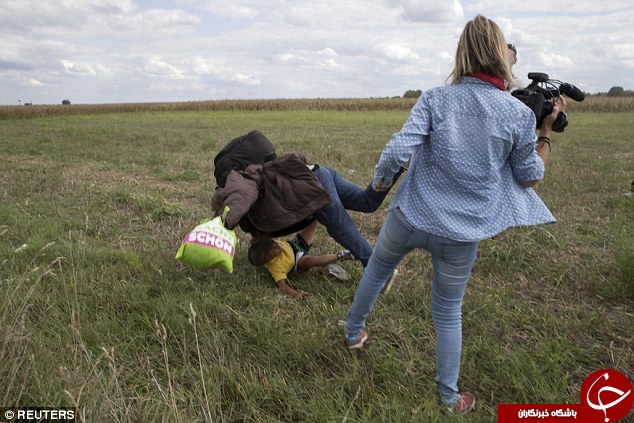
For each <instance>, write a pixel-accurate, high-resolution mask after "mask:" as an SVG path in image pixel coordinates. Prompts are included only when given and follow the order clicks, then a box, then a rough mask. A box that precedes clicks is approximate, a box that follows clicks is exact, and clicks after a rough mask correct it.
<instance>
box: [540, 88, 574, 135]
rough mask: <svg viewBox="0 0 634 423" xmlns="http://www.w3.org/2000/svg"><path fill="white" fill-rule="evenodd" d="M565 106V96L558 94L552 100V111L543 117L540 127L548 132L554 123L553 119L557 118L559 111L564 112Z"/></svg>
mask: <svg viewBox="0 0 634 423" xmlns="http://www.w3.org/2000/svg"><path fill="white" fill-rule="evenodd" d="M567 107H568V103H567V102H566V99H565V97H564V96H559V98H557V100H555V101H554V102H553V111H552V113H551V114H549V115H548V116H546V117H545V118H544V121H543V122H542V127H541V129H542V130H547V131H549V132H550V130H552V128H553V123H555V120H556V119H557V115H558V114H559V112H565V111H566V108H567Z"/></svg>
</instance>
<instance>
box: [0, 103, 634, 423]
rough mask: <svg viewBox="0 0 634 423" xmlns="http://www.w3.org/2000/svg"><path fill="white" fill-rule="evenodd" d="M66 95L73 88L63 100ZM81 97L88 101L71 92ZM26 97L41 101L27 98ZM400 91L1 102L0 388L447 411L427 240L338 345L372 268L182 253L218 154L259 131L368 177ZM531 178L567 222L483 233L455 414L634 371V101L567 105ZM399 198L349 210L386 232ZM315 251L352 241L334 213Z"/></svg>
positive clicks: (84, 406)
mask: <svg viewBox="0 0 634 423" xmlns="http://www.w3.org/2000/svg"><path fill="white" fill-rule="evenodd" d="M60 107H61V106H60ZM73 107H74V106H73ZM23 109H26V108H24V107H23ZM407 114H408V112H407V110H406V109H402V110H399V109H395V110H363V111H350V110H321V111H315V110H306V109H298V110H283V111H275V110H270V111H269V110H259V111H253V110H231V111H223V110H190V111H138V112H135V113H118V112H109V113H95V112H93V113H92V114H90V113H89V114H60V115H55V114H53V115H51V116H42V117H37V116H30V118H29V119H20V117H22V116H17V115H16V116H13V117H15V118H12V116H11V115H10V114H7V115H5V116H4V118H3V120H2V122H1V125H0V177H1V180H2V185H0V298H2V300H1V301H0V337H1V338H2V340H3V342H2V344H1V346H0V386H2V387H3V389H2V391H1V392H0V406H13V405H20V406H44V405H47V406H75V407H77V409H78V413H79V421H87V422H103V421H110V422H155V421H165V422H192V421H213V422H275V421H279V422H300V421H301V422H410V421H411V422H442V421H447V420H449V419H452V418H451V417H449V415H448V414H447V413H446V412H445V411H444V410H442V409H440V408H439V407H438V406H437V404H436V401H435V383H434V375H435V364H434V351H435V349H434V348H435V346H434V331H433V324H432V321H431V317H430V270H431V268H430V259H429V257H428V255H426V254H425V253H423V252H415V253H412V254H411V255H410V256H408V257H407V259H406V260H405V262H404V263H402V264H401V266H400V273H399V277H398V280H397V281H396V283H395V286H394V288H393V289H392V291H391V292H390V293H389V294H388V295H386V296H382V297H381V298H380V299H379V301H378V302H377V305H376V306H375V307H374V310H373V312H372V314H371V316H370V318H369V321H368V330H369V333H370V335H371V340H370V341H369V342H368V344H367V348H366V349H364V350H361V351H356V352H354V353H351V352H350V351H347V350H346V349H345V348H344V347H343V329H342V327H341V326H338V324H337V321H338V320H339V319H344V318H345V314H346V312H347V309H348V307H349V305H350V304H351V302H352V298H353V296H354V292H355V288H356V285H357V283H358V280H359V278H360V276H361V273H362V269H361V267H360V266H359V265H358V264H356V263H349V262H346V263H345V264H344V267H346V269H347V270H348V272H349V273H350V274H351V275H352V279H351V280H349V281H345V282H342V281H338V280H336V279H333V278H332V277H330V276H329V275H328V274H327V273H326V272H323V271H312V272H309V273H307V274H303V275H300V276H298V277H296V278H294V279H293V283H294V286H295V287H297V288H299V289H303V290H306V291H308V292H310V293H311V295H310V296H308V297H306V298H304V299H302V300H300V301H296V300H293V299H291V298H290V297H287V296H284V295H283V294H281V293H280V291H278V290H277V289H276V288H275V287H274V285H273V284H272V282H270V281H269V277H268V276H267V274H266V273H264V271H262V270H261V269H256V268H254V267H251V266H250V265H249V264H248V263H247V260H246V254H245V253H246V248H247V243H248V237H247V236H246V235H245V234H243V233H241V232H238V235H239V238H240V240H241V242H240V244H239V247H238V252H237V255H236V258H235V262H234V264H235V269H236V270H235V272H234V273H233V274H232V275H224V274H218V273H214V272H198V271H193V270H191V269H189V268H187V267H185V266H183V265H181V264H180V263H179V262H177V261H175V260H174V255H175V253H176V250H177V249H178V246H179V244H180V241H181V239H182V238H183V236H184V235H185V234H186V233H187V232H188V231H189V230H190V229H192V228H193V226H195V224H196V223H197V222H198V221H199V220H200V219H202V218H204V217H207V216H209V207H208V206H209V199H210V195H211V192H212V190H213V189H214V187H215V184H214V180H213V174H212V159H213V156H214V155H215V153H216V152H217V151H218V149H219V148H220V147H222V146H223V145H224V144H225V143H226V142H227V141H228V140H230V139H232V138H234V137H236V136H238V135H241V134H243V133H245V132H247V131H249V130H251V129H256V128H257V129H259V130H260V131H262V132H263V133H264V134H265V135H267V136H268V137H269V138H270V139H271V140H272V141H273V142H274V144H275V145H276V147H277V150H278V152H287V151H300V152H303V153H305V154H306V155H307V157H308V158H309V159H310V160H311V161H313V162H318V163H323V164H327V165H329V166H332V167H334V168H335V169H336V170H338V171H339V172H341V173H342V174H344V175H346V176H347V177H349V179H350V180H352V181H354V182H356V183H358V184H360V185H361V184H363V185H365V184H366V183H367V181H369V179H370V177H371V175H372V168H373V165H374V164H375V162H376V160H377V158H378V155H379V154H380V152H381V150H382V148H383V146H384V144H385V142H386V141H387V140H388V139H389V136H390V135H391V134H392V133H393V132H395V131H397V130H398V129H400V127H401V126H402V124H403V122H404V120H405V119H406V117H407ZM570 120H571V123H570V125H569V127H568V128H567V129H566V131H565V133H563V134H556V135H555V137H554V140H553V146H552V149H553V153H552V155H551V162H550V166H549V168H548V170H547V177H546V180H545V181H544V182H543V183H542V184H540V185H539V186H538V188H537V190H538V192H539V193H540V196H541V197H542V198H543V199H544V201H545V202H546V203H547V204H548V205H549V207H550V209H551V211H552V212H553V214H554V215H555V216H556V217H557V219H558V223H557V224H556V225H552V226H540V227H530V228H515V229H511V230H508V231H506V232H504V233H502V234H500V235H498V236H496V237H494V238H493V239H491V240H487V241H484V242H482V243H481V247H480V251H479V258H478V261H477V263H476V267H475V270H474V274H473V277H472V279H471V281H470V282H469V286H468V289H467V294H466V296H465V303H464V309H463V318H464V343H463V365H462V372H461V379H460V382H459V383H460V386H461V388H462V389H465V390H469V391H471V392H473V393H474V394H475V395H476V397H477V398H478V404H477V407H476V411H474V412H473V413H471V414H469V415H467V416H464V417H457V418H455V420H458V421H469V422H492V421H495V420H496V415H497V404H499V403H578V402H579V389H580V386H581V383H582V382H583V381H584V380H585V378H586V377H587V376H588V375H589V374H590V373H592V372H593V371H595V370H598V369H601V368H614V369H616V370H619V371H621V372H623V373H625V374H626V375H627V376H628V377H629V379H630V380H633V379H634V352H633V351H632V349H633V346H634V344H633V331H632V327H634V315H633V313H634V311H633V308H632V305H633V303H634V237H633V234H634V196H630V195H629V193H630V190H631V183H632V179H633V178H634V167H633V163H634V149H633V145H634V139H633V138H634V135H633V134H634V112H632V111H631V110H630V111H626V112H614V113H595V112H583V113H574V112H573V113H571V114H570ZM386 207H387V203H386V204H385V205H384V207H382V208H381V209H380V210H379V211H378V212H377V213H375V214H372V215H361V214H353V217H354V219H355V221H356V222H357V223H358V226H359V227H360V228H361V231H362V232H363V233H364V234H366V235H367V237H368V238H369V239H370V240H371V241H372V242H374V240H375V239H376V235H377V233H378V230H379V228H380V225H381V223H382V221H383V218H384V217H385V213H386ZM314 248H315V250H314V251H315V252H316V253H330V252H334V251H337V250H338V249H339V248H340V247H339V246H338V245H336V244H335V243H334V242H333V241H332V240H331V239H330V238H329V237H328V236H327V235H326V234H325V231H323V230H322V229H321V228H320V232H319V234H318V236H317V239H316V243H315V247H314Z"/></svg>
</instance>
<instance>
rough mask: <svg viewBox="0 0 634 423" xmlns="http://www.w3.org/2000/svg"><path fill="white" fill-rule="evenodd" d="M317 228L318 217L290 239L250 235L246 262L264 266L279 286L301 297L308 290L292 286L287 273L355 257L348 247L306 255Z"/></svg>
mask: <svg viewBox="0 0 634 423" xmlns="http://www.w3.org/2000/svg"><path fill="white" fill-rule="evenodd" d="M316 232H317V221H314V222H313V223H311V224H310V225H308V226H307V227H306V228H304V229H302V230H301V231H299V232H298V233H297V234H296V235H295V238H294V239H292V240H288V241H280V240H275V239H272V238H268V237H257V238H253V239H252V240H251V246H250V247H249V262H250V263H251V264H253V265H254V266H264V267H266V269H267V270H268V271H269V273H270V274H271V276H272V277H273V280H274V281H275V284H276V285H277V286H278V288H280V289H281V290H282V291H284V293H286V294H288V295H290V296H291V297H293V298H301V297H303V296H304V295H306V294H307V292H304V291H297V290H295V289H293V287H292V286H291V285H290V284H289V282H288V274H289V273H291V272H297V271H298V270H308V269H310V268H313V267H322V266H327V265H329V264H332V263H335V262H337V261H339V260H352V259H354V257H353V256H352V254H351V253H350V251H348V250H342V251H340V252H339V253H337V254H324V255H321V256H311V255H309V254H308V251H309V250H310V246H311V243H312V241H313V238H314V237H315V233H316Z"/></svg>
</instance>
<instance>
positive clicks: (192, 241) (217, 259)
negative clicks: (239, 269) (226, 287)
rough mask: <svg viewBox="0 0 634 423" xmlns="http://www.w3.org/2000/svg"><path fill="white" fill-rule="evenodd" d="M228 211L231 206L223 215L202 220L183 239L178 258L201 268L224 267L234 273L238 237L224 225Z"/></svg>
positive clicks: (226, 208)
mask: <svg viewBox="0 0 634 423" xmlns="http://www.w3.org/2000/svg"><path fill="white" fill-rule="evenodd" d="M228 212H229V207H225V209H224V211H223V213H222V216H217V217H214V218H213V219H211V220H209V219H207V220H203V221H202V222H200V224H199V225H198V226H196V227H195V228H194V230H193V231H191V232H190V233H189V234H187V236H186V237H185V239H184V240H183V243H182V244H181V246H180V248H179V249H178V252H177V253H176V260H179V261H181V262H183V263H185V264H188V265H189V266H191V267H193V268H195V269H199V270H207V269H222V270H224V271H225V272H227V273H232V272H233V256H234V254H235V252H236V247H237V245H238V238H236V233H235V232H234V231H233V230H230V229H227V228H225V226H224V221H225V216H226V215H227V213H228Z"/></svg>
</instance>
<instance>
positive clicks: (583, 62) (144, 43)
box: [0, 0, 634, 104]
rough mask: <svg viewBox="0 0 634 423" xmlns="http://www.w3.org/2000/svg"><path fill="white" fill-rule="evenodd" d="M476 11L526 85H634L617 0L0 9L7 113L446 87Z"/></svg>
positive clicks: (140, 3)
mask: <svg viewBox="0 0 634 423" xmlns="http://www.w3.org/2000/svg"><path fill="white" fill-rule="evenodd" d="M157 5H160V7H159V6H157ZM544 11H547V13H544ZM478 13H481V14H483V15H485V16H487V17H489V18H491V19H493V20H495V21H496V22H497V23H498V25H499V26H500V27H501V28H502V30H503V31H504V33H505V35H506V37H507V39H508V40H509V41H510V42H513V43H514V44H516V46H517V48H518V53H519V54H518V56H519V62H518V64H517V65H516V67H515V70H516V72H517V74H518V75H519V76H523V75H526V74H527V73H528V72H532V71H541V72H545V73H548V74H550V75H551V76H552V77H555V78H557V79H561V80H565V81H567V82H571V83H575V85H577V84H578V85H580V86H583V87H584V89H585V90H587V91H591V92H597V91H607V90H608V89H609V88H610V87H611V86H614V85H620V86H623V87H625V88H627V89H634V73H633V72H632V70H634V41H632V40H633V39H634V37H633V36H632V30H631V22H632V21H634V9H633V8H632V7H631V6H628V5H625V4H623V3H622V2H620V1H618V0H607V1H605V2H601V3H599V2H591V1H589V0H575V1H573V0H564V1H563V2H560V3H558V4H557V6H556V7H553V5H552V3H550V2H547V1H545V0H535V1H534V2H532V3H516V4H513V7H512V8H509V7H508V5H507V3H506V2H503V1H502V0H478V1H469V0H461V1H458V0H451V1H441V0H425V1H424V0H365V1H362V0H348V1H347V2H341V1H340V0H322V1H320V2H315V1H313V0H293V1H290V0H232V1H231V2H227V1H224V0H222V1H221V0H202V1H197V0H174V1H173V2H156V3H154V2H149V1H146V0H50V1H44V2H43V1H40V0H2V1H0V37H2V49H0V77H2V79H3V90H2V91H0V104H13V103H14V102H15V99H16V98H22V99H24V98H29V99H32V101H33V102H35V103H45V102H50V103H58V102H59V101H60V100H61V99H62V98H70V99H71V101H73V103H81V102H95V103H99V102H113V101H146V100H147V101H180V100H198V99H213V98H235V97H238V98H263V97H266V98H285V97H355V96H372V97H380V96H393V95H401V94H402V93H403V92H405V91H406V90H408V89H419V88H420V89H428V88H431V87H433V86H436V85H440V84H443V83H444V80H445V77H446V75H447V74H448V73H449V71H450V69H451V67H452V64H453V58H454V54H455V48H456V42H457V40H458V36H459V34H460V32H461V31H462V28H463V26H464V24H465V22H466V21H467V20H470V19H472V18H473V17H474V16H475V15H476V14H478ZM80 77H81V78H80ZM72 96H79V98H78V99H75V98H74V97H72Z"/></svg>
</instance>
